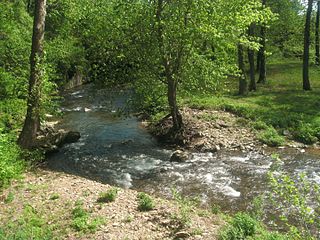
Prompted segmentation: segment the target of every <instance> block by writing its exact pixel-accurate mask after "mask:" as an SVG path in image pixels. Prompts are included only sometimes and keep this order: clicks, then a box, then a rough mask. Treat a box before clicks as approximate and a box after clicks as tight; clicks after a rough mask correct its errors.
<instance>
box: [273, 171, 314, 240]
mask: <svg viewBox="0 0 320 240" xmlns="http://www.w3.org/2000/svg"><path fill="white" fill-rule="evenodd" d="M278 171H279V169H278ZM269 181H270V186H271V189H272V191H271V193H270V198H269V199H270V201H271V202H270V204H272V205H274V206H275V205H276V206H277V213H276V214H275V216H274V217H275V218H276V220H277V221H278V222H282V223H284V224H285V225H286V226H287V229H288V230H290V234H291V235H292V238H294V239H318V238H317V237H318V233H319V232H318V231H319V228H320V221H319V215H320V212H319V210H320V189H319V186H318V184H316V183H314V182H311V181H309V180H308V179H307V178H306V176H305V175H304V174H300V175H299V176H296V177H290V176H289V175H287V174H285V173H284V172H280V174H279V173H269Z"/></svg>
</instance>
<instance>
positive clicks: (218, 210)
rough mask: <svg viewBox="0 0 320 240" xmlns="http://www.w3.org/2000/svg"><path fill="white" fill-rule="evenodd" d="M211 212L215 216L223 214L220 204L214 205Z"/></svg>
mask: <svg viewBox="0 0 320 240" xmlns="http://www.w3.org/2000/svg"><path fill="white" fill-rule="evenodd" d="M211 212H212V213H213V214H219V213H221V207H220V206H219V205H218V204H213V205H212V206H211Z"/></svg>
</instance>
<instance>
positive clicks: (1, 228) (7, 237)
mask: <svg viewBox="0 0 320 240" xmlns="http://www.w3.org/2000/svg"><path fill="white" fill-rule="evenodd" d="M0 239H1V240H16V239H21V240H22V239H33V240H49V239H53V236H52V232H51V229H50V228H49V226H48V225H47V224H46V222H45V221H44V219H43V218H42V217H40V216H39V214H38V213H37V211H36V210H35V209H34V208H33V207H31V206H30V205H27V206H25V208H24V210H23V214H22V216H21V217H20V218H18V219H17V220H16V221H13V220H11V221H9V222H8V223H7V224H5V225H3V224H2V223H0Z"/></svg>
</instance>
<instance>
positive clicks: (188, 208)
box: [172, 189, 199, 227]
mask: <svg viewBox="0 0 320 240" xmlns="http://www.w3.org/2000/svg"><path fill="white" fill-rule="evenodd" d="M172 195H173V199H174V200H175V201H176V202H177V203H178V206H179V213H178V214H177V215H173V218H175V219H176V220H178V221H179V222H180V224H181V225H182V226H183V227H185V226H188V225H189V224H190V223H191V217H192V211H193V209H194V208H195V207H196V206H198V205H199V200H198V199H196V198H195V199H190V198H186V197H183V196H182V195H181V194H179V193H178V192H177V190H175V189H172Z"/></svg>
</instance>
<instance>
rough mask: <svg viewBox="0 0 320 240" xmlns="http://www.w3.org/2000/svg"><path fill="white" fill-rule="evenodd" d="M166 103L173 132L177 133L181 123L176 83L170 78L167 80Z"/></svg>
mask: <svg viewBox="0 0 320 240" xmlns="http://www.w3.org/2000/svg"><path fill="white" fill-rule="evenodd" d="M168 102H169V107H170V113H171V116H172V122H173V130H175V131H178V130H180V129H181V128H182V126H183V123H182V116H181V114H180V112H179V108H178V105H177V82H176V81H174V80H173V79H171V78H170V79H168Z"/></svg>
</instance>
